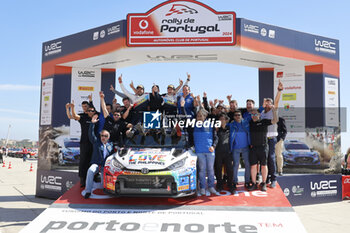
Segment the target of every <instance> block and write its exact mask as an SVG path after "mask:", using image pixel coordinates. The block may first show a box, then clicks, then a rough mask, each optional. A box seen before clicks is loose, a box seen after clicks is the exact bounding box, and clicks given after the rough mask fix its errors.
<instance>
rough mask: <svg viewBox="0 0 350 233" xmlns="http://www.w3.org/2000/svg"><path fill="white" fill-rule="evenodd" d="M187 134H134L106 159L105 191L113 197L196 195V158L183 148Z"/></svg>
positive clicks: (153, 132) (161, 132) (190, 151)
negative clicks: (123, 145)
mask: <svg viewBox="0 0 350 233" xmlns="http://www.w3.org/2000/svg"><path fill="white" fill-rule="evenodd" d="M186 138H187V137H186V135H185V133H184V132H182V133H181V132H180V134H179V132H178V133H177V134H175V135H173V134H171V132H165V131H164V130H151V131H149V132H148V133H147V134H146V135H141V134H139V135H135V136H134V137H133V138H132V139H130V140H128V142H127V143H126V146H125V147H124V148H120V149H119V150H118V151H117V152H116V153H115V154H113V155H112V156H110V157H108V158H107V160H106V163H105V167H104V179H103V182H104V184H103V186H104V190H105V192H108V193H111V194H113V195H116V196H135V195H138V196H165V197H183V196H190V195H196V189H197V177H196V163H197V157H196V156H195V154H194V152H193V151H192V150H188V149H186V147H187V146H186V143H187V140H186Z"/></svg>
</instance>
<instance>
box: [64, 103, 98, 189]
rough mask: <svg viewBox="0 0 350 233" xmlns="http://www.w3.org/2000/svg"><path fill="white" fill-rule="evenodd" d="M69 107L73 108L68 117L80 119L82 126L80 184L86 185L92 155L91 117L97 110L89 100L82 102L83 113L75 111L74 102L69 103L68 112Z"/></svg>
mask: <svg viewBox="0 0 350 233" xmlns="http://www.w3.org/2000/svg"><path fill="white" fill-rule="evenodd" d="M66 107H67V105H66ZM69 108H70V109H71V115H70V114H69V115H68V118H70V119H74V120H76V121H79V123H80V127H81V136H80V160H79V177H80V186H81V187H85V181H86V173H87V170H88V169H89V165H90V160H91V156H92V144H91V143H90V141H89V125H90V123H91V118H92V117H93V115H95V114H96V110H95V108H94V107H91V106H90V105H89V103H88V102H87V101H83V102H82V108H83V111H84V112H83V113H79V114H77V113H76V112H75V105H74V102H72V103H70V104H68V110H67V113H68V112H69Z"/></svg>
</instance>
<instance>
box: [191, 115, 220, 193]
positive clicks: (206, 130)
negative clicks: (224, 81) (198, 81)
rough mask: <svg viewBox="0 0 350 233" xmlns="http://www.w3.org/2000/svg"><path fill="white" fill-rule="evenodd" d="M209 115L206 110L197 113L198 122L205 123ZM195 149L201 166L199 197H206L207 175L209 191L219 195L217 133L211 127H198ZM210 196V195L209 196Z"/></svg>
mask: <svg viewBox="0 0 350 233" xmlns="http://www.w3.org/2000/svg"><path fill="white" fill-rule="evenodd" d="M207 115H208V113H207V111H205V110H204V109H201V110H199V112H198V113H197V117H196V119H197V121H199V122H204V121H205V118H206V117H207ZM193 137H194V147H195V151H196V154H197V157H198V165H199V186H200V192H199V195H206V194H207V193H206V186H207V185H206V183H207V182H206V175H207V176H208V190H209V192H210V193H212V194H215V195H219V193H218V192H217V191H216V190H215V188H214V160H215V147H216V145H217V142H218V137H217V134H216V131H215V130H214V129H213V128H211V127H210V126H209V127H197V124H196V126H195V128H194V132H193ZM207 195H209V194H207Z"/></svg>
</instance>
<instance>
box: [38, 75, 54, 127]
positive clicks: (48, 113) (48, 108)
mask: <svg viewBox="0 0 350 233" xmlns="http://www.w3.org/2000/svg"><path fill="white" fill-rule="evenodd" d="M52 90H53V78H48V79H44V80H42V81H41V112H40V125H51V121H52V96H53V95H52Z"/></svg>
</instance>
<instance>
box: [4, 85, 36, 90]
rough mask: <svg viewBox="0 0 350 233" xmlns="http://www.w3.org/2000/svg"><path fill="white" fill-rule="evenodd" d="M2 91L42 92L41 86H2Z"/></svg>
mask: <svg viewBox="0 0 350 233" xmlns="http://www.w3.org/2000/svg"><path fill="white" fill-rule="evenodd" d="M0 91H40V86H33V85H17V84H0Z"/></svg>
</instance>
